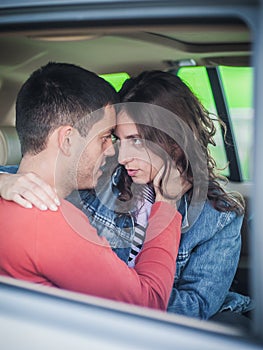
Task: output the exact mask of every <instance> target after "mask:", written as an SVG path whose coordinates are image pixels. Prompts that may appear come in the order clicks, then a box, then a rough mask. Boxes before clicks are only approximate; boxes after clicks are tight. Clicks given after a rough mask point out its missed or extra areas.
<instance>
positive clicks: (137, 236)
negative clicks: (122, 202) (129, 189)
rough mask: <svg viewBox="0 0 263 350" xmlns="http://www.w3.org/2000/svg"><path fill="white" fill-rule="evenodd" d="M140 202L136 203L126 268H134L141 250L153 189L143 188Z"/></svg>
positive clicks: (152, 199) (153, 198)
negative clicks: (132, 234) (132, 233)
mask: <svg viewBox="0 0 263 350" xmlns="http://www.w3.org/2000/svg"><path fill="white" fill-rule="evenodd" d="M142 197H143V198H142V201H138V208H137V213H136V220H135V225H134V226H135V229H134V237H133V241H132V244H131V251H130V255H129V258H128V266H130V267H134V265H135V259H136V256H137V255H138V254H139V252H140V251H141V249H142V246H143V243H144V240H145V232H146V228H147V225H148V218H149V215H150V213H151V208H152V204H153V203H154V200H155V194H154V191H153V188H152V187H151V186H149V185H145V186H143V189H142Z"/></svg>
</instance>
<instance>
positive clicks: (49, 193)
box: [0, 173, 60, 211]
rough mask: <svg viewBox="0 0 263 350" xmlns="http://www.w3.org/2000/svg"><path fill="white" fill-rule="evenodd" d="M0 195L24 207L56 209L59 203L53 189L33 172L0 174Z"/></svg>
mask: <svg viewBox="0 0 263 350" xmlns="http://www.w3.org/2000/svg"><path fill="white" fill-rule="evenodd" d="M0 196H1V197H2V198H4V199H6V200H9V201H14V202H16V203H17V204H19V205H21V206H22V207H24V208H32V207H33V205H34V206H35V207H37V208H38V209H40V210H47V209H50V210H52V211H56V210H57V209H58V206H59V205H60V201H59V198H58V196H57V194H56V192H55V190H54V189H53V188H52V187H51V186H49V185H48V184H46V183H45V182H44V181H43V180H42V179H41V178H40V177H39V176H37V175H36V174H34V173H27V174H7V173H2V174H0Z"/></svg>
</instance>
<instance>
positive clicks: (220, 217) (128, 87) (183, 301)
mask: <svg viewBox="0 0 263 350" xmlns="http://www.w3.org/2000/svg"><path fill="white" fill-rule="evenodd" d="M120 97H121V100H122V102H123V103H122V104H121V105H120V112H119V114H118V125H117V128H116V136H117V137H118V142H117V144H118V145H119V156H118V157H119V163H120V164H121V167H118V168H117V170H116V171H115V173H114V176H113V187H112V188H113V193H114V194H115V195H116V197H117V200H116V202H114V204H113V203H112V190H111V189H110V190H106V189H107V188H108V187H107V186H105V183H104V181H103V178H101V179H102V180H101V183H102V184H103V186H102V187H101V190H97V192H96V193H94V192H92V191H89V192H88V191H82V192H81V198H82V201H83V202H84V207H83V210H84V212H86V214H87V215H88V216H89V218H90V220H91V222H92V223H93V224H94V225H95V226H96V227H98V231H101V232H102V234H103V235H105V236H106V237H107V238H108V240H109V241H110V243H111V245H112V247H113V248H114V249H115V251H116V253H117V254H118V255H119V256H120V257H121V258H122V259H123V260H124V261H126V262H127V263H128V264H129V265H130V266H133V263H134V259H136V256H137V255H138V253H139V251H140V249H141V247H142V246H143V240H144V238H143V231H144V228H145V226H146V225H147V215H148V213H149V211H150V207H151V203H152V202H153V197H154V193H153V192H152V186H151V184H152V181H153V179H154V178H155V176H156V174H157V172H158V169H159V164H158V161H157V162H155V163H154V161H155V160H156V159H155V156H157V160H158V157H159V158H161V159H162V160H164V163H165V171H164V175H163V176H162V177H160V180H159V186H160V187H161V190H162V187H163V184H165V179H166V175H167V174H168V173H169V171H170V170H171V169H173V168H174V167H177V169H178V170H179V172H180V174H181V178H182V179H184V180H185V181H186V183H187V184H188V183H190V184H191V188H190V189H188V191H187V193H186V194H185V195H184V196H183V197H182V200H181V201H180V203H178V207H179V211H180V212H181V214H182V216H183V225H182V237H181V242H180V246H179V254H178V258H177V260H176V265H177V266H176V276H175V279H174V286H173V290H172V293H171V297H170V301H169V306H168V311H169V312H174V313H177V314H182V315H187V316H191V317H196V318H200V319H209V318H211V317H212V316H213V315H215V314H216V313H217V312H219V311H224V310H231V311H234V312H239V313H242V312H245V311H248V310H249V308H250V298H249V297H246V296H242V295H239V294H237V293H233V292H230V291H229V289H230V287H231V284H232V281H233V278H234V275H235V272H236V269H237V265H238V260H239V254H240V247H241V237H240V229H241V225H242V220H243V213H244V204H243V200H242V198H241V196H239V195H233V194H229V193H226V192H225V191H224V189H223V188H222V187H221V185H220V183H219V181H220V180H222V178H221V177H220V176H219V175H218V174H217V173H216V164H215V161H214V159H213V158H212V157H211V155H210V153H209V150H208V146H209V145H210V144H212V145H214V140H213V136H214V134H215V127H214V124H213V120H212V119H211V118H210V116H209V113H208V112H207V111H206V110H205V109H204V107H203V106H202V105H201V104H200V102H199V101H198V100H197V98H196V97H195V96H194V94H193V93H192V92H191V90H190V89H189V88H188V87H187V86H186V85H185V84H184V83H183V82H182V81H181V80H180V79H179V78H178V77H176V76H174V75H172V74H170V73H165V72H159V71H151V72H145V73H142V74H141V75H139V76H138V77H136V78H134V79H129V80H128V81H127V82H126V83H125V84H124V86H123V88H122V89H121V91H120ZM177 180H178V178H177V179H175V182H176V181H177ZM142 188H143V191H142ZM141 193H143V197H142V196H140V194H141ZM165 195H166V196H168V197H169V196H171V198H174V197H177V196H178V193H177V192H175V193H171V192H170V190H169V193H165ZM135 203H136V205H134V204H135ZM134 208H135V209H134ZM127 211H128V212H129V215H127V214H126V212H127ZM105 218H106V219H105ZM131 226H132V227H135V230H131V229H130V227H131Z"/></svg>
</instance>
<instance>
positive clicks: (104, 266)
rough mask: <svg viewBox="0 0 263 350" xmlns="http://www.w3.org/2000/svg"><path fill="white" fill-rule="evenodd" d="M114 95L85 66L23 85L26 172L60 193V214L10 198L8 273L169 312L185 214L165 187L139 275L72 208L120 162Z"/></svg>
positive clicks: (5, 241)
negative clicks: (109, 160)
mask: <svg viewBox="0 0 263 350" xmlns="http://www.w3.org/2000/svg"><path fill="white" fill-rule="evenodd" d="M115 102H118V101H117V97H116V93H115V91H114V89H113V88H112V87H111V86H110V85H109V84H108V83H106V82H105V81H104V80H103V79H101V78H99V77H98V76H97V75H96V74H94V73H91V72H89V71H86V70H84V69H82V68H80V67H77V66H74V65H70V64H61V63H49V64H47V65H46V66H44V67H42V68H40V69H38V70H37V71H35V72H34V73H33V74H32V75H31V76H30V77H29V79H28V80H27V81H26V82H25V84H24V85H23V86H22V88H21V90H20V92H19V94H18V98H17V103H16V128H17V132H18V135H19V138H20V142H21V150H22V154H23V157H22V160H21V163H20V166H19V169H18V173H19V174H22V173H24V172H30V173H31V174H32V173H35V174H36V175H38V176H41V177H42V179H43V180H44V181H45V182H47V184H48V185H49V186H51V187H53V188H55V190H56V192H57V195H58V198H59V201H60V202H61V204H60V206H59V209H58V210H57V211H53V212H52V211H40V210H39V209H37V208H33V209H31V210H28V209H26V208H22V207H20V206H19V205H18V204H16V203H13V202H9V201H6V200H4V199H0V274H2V275H7V276H11V277H14V278H19V279H24V280H28V281H32V282H35V283H41V284H45V285H50V286H56V287H59V288H65V289H69V290H73V291H77V292H81V293H87V294H91V295H96V296H100V297H104V298H110V299H114V300H120V301H125V302H129V303H134V304H138V305H143V306H148V307H153V308H159V309H163V310H165V309H166V307H167V304H168V299H169V296H170V292H171V288H172V283H173V278H174V272H175V263H174V262H175V258H176V254H177V251H178V245H179V240H180V226H181V217H180V214H179V213H178V212H177V211H176V210H175V209H174V207H173V206H170V205H169V204H167V203H165V199H164V198H163V197H162V195H161V194H160V193H159V192H158V188H156V203H155V204H154V205H153V208H152V212H151V216H150V220H149V226H148V229H147V234H146V243H145V245H144V249H143V251H142V252H141V253H140V255H139V256H138V258H137V261H136V265H135V268H134V269H130V268H128V267H127V266H126V264H125V263H124V262H123V261H121V260H120V259H119V258H118V257H117V256H116V254H115V253H114V252H112V250H111V248H110V246H109V245H108V243H107V241H106V240H105V239H102V238H100V237H99V236H98V235H97V232H96V230H95V229H94V228H93V227H92V226H91V225H90V223H89V222H88V220H87V218H86V216H85V215H84V214H83V213H82V212H81V211H80V210H78V209H77V208H76V207H74V206H73V205H72V204H70V203H69V202H67V201H65V200H64V199H63V198H65V197H66V196H67V195H69V194H70V193H71V192H72V191H73V190H74V189H86V188H92V187H94V186H95V185H96V184H97V181H98V178H99V176H100V175H101V174H102V170H101V168H102V166H103V165H104V163H105V160H106V157H108V156H112V155H114V149H113V147H112V141H111V133H112V130H113V128H114V127H115V123H116V113H115V109H114V106H113V105H112V104H113V103H115Z"/></svg>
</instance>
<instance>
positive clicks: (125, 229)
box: [0, 167, 252, 319]
mask: <svg viewBox="0 0 263 350" xmlns="http://www.w3.org/2000/svg"><path fill="white" fill-rule="evenodd" d="M0 171H8V172H15V169H14V168H11V167H9V169H7V168H6V167H3V168H1V167H0ZM118 175H119V174H118V172H117V173H115V174H114V176H113V178H112V179H113V184H112V183H111V184H110V185H107V184H105V186H104V188H103V190H102V191H100V193H99V195H98V193H96V191H94V190H90V191H86V190H84V191H79V192H78V191H76V192H74V193H73V194H72V195H71V196H69V197H68V200H70V201H71V202H72V203H73V204H75V205H77V206H78V207H79V208H80V209H82V210H83V212H84V213H85V214H86V215H87V216H88V218H89V220H90V222H91V224H92V225H93V226H95V227H96V228H97V230H98V233H99V235H101V236H104V237H106V238H107V239H108V241H109V243H110V245H111V247H112V249H113V250H114V251H115V252H116V254H117V255H118V256H119V257H120V258H121V259H122V260H124V261H125V262H126V263H127V260H128V257H129V253H130V247H131V243H132V240H133V236H134V218H133V213H128V214H125V213H123V214H118V213H115V212H114V205H115V200H116V198H117V196H118V191H117V190H116V187H115V186H114V183H115V182H116V181H118ZM178 210H179V211H180V212H181V214H182V217H183V221H182V222H183V225H184V226H187V225H188V223H187V214H188V213H187V210H188V204H187V201H186V200H185V199H184V200H183V201H181V205H180V207H179V209H178ZM242 221H243V217H242V216H237V215H236V213H234V212H230V211H227V212H219V211H217V210H216V209H214V208H213V207H212V206H211V204H210V203H209V201H208V200H207V201H206V202H205V204H204V206H203V208H202V211H201V213H200V215H199V216H198V218H197V220H196V221H195V222H194V223H193V224H192V225H191V226H190V227H188V228H187V229H186V230H183V232H182V235H181V241H180V246H179V252H178V256H177V259H176V275H175V279H174V285H173V289H172V292H171V296H170V301H169V304H168V312H173V313H177V314H182V315H186V316H191V317H196V318H199V319H209V318H210V317H211V316H213V315H214V314H215V313H217V312H218V311H225V310H231V311H234V312H238V313H242V312H246V311H249V310H251V309H252V302H251V299H250V298H249V297H248V296H243V295H241V294H238V293H235V292H231V291H230V287H231V284H232V281H233V278H234V275H235V272H236V269H237V266H238V261H239V255H240V250H241V235H240V229H241V225H242Z"/></svg>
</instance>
